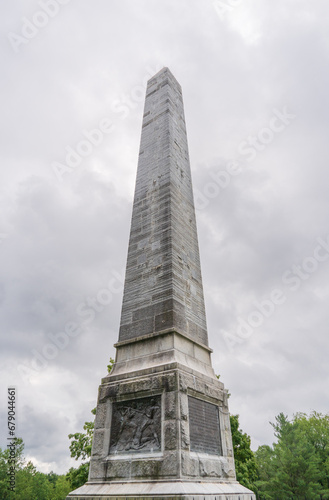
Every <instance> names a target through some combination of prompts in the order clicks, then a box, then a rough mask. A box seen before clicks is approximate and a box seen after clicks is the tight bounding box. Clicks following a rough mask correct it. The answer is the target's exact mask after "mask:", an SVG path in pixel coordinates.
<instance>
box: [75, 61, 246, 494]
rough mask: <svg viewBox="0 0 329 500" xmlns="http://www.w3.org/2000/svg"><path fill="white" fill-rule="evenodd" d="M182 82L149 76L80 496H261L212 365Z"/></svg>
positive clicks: (170, 77) (163, 73)
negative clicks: (114, 314)
mask: <svg viewBox="0 0 329 500" xmlns="http://www.w3.org/2000/svg"><path fill="white" fill-rule="evenodd" d="M210 355H211V349H210V348H209V346H208V336H207V327H206V316H205V308H204V298H203V288H202V278H201V270H200V258H199V249H198V239H197V230H196V222H195V212H194V203H193V193H192V182H191V172H190V165H189V156H188V146H187V137H186V128H185V119H184V110H183V100H182V93H181V88H180V85H179V84H178V82H177V81H176V79H175V78H174V76H173V75H172V74H171V72H170V71H169V70H168V68H163V69H162V70H161V71H160V72H159V73H157V74H156V75H155V76H154V77H153V78H151V79H150V80H149V82H148V85H147V91H146V101H145V108H144V116H143V126H142V136H141V146H140V152H139V163H138V170H137V180H136V190H135V198H134V205H133V214H132V222H131V232H130V240H129V249H128V258H127V269H126V279H125V288H124V297H123V305H122V314H121V324H120V332H119V341H118V343H117V344H116V359H115V364H114V366H113V369H112V372H111V373H110V374H109V375H108V376H106V377H105V378H104V379H103V380H102V384H101V386H100V388H99V394H98V402H97V411H96V418H95V431H94V437H93V447H92V456H91V463H90V473H89V480H88V482H87V483H86V484H85V485H84V486H82V487H81V488H78V489H77V490H75V491H74V492H72V493H70V495H69V496H68V497H67V498H68V499H73V498H74V499H80V500H85V499H87V498H89V499H91V498H92V499H93V500H96V499H103V500H110V499H111V500H118V499H120V500H125V499H132V497H133V498H134V499H137V498H148V499H151V498H152V499H168V498H170V499H172V500H174V499H181V500H183V499H186V500H205V499H206V498H207V499H208V500H224V499H225V500H233V499H235V500H237V499H239V500H247V499H248V500H254V499H255V496H254V494H253V493H252V492H251V491H249V490H247V489H246V488H244V487H243V486H241V485H240V484H239V483H238V482H237V481H236V476H235V467H234V457H233V447H232V437H231V431H230V420H229V413H228V405H227V391H225V389H224V386H223V384H222V383H221V382H219V380H217V378H216V376H215V374H214V371H213V368H212V365H211V358H210Z"/></svg>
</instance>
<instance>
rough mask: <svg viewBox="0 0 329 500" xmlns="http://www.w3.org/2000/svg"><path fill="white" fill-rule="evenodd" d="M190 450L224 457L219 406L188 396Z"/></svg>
mask: <svg viewBox="0 0 329 500" xmlns="http://www.w3.org/2000/svg"><path fill="white" fill-rule="evenodd" d="M188 406H189V425H190V450H191V451H194V452H198V453H208V454H210V455H222V445H221V437H220V425H219V411H218V406H216V405H213V404H211V403H208V401H203V400H201V399H197V398H193V397H192V396H188Z"/></svg>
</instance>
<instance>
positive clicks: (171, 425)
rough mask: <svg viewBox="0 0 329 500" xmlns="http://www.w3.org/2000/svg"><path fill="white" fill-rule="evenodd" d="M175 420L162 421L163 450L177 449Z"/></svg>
mask: <svg viewBox="0 0 329 500" xmlns="http://www.w3.org/2000/svg"><path fill="white" fill-rule="evenodd" d="M177 425H178V424H177V421H176V420H167V421H165V422H164V423H163V431H164V448H165V450H176V449H177Z"/></svg>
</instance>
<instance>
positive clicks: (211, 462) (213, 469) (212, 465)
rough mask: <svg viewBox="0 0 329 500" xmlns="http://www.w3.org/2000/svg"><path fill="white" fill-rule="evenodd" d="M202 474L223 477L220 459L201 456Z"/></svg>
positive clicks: (203, 475)
mask: <svg viewBox="0 0 329 500" xmlns="http://www.w3.org/2000/svg"><path fill="white" fill-rule="evenodd" d="M199 463H200V475H201V476H202V477H218V478H219V477H221V476H222V464H221V462H220V459H219V458H218V459H217V460H216V459H208V458H200V461H199Z"/></svg>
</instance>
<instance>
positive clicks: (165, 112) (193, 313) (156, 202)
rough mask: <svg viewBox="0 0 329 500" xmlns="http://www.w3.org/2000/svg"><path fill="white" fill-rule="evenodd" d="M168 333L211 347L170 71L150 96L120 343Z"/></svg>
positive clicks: (154, 83)
mask: <svg viewBox="0 0 329 500" xmlns="http://www.w3.org/2000/svg"><path fill="white" fill-rule="evenodd" d="M151 89H152V90H151ZM166 328H177V329H178V330H180V331H183V332H184V333H186V334H189V335H190V336H192V337H193V338H195V339H196V340H197V341H198V342H200V343H202V344H205V345H208V338H207V329H206V316H205V309H204V299H203V288H202V278H201V270H200V258H199V249H198V241H197V231H196V222H195V212H194V202H193V193H192V182H191V172H190V165H189V154H188V146H187V137H186V127H185V118H184V109H183V99H182V91H181V87H180V85H179V83H178V82H177V80H176V79H175V78H174V76H173V75H172V74H171V72H170V71H169V70H168V69H166V68H165V69H164V70H162V71H160V72H159V73H158V74H157V75H155V76H154V77H153V78H152V79H151V80H150V81H149V82H148V87H147V91H146V100H145V108H144V118H143V126H142V137H141V145H140V153H139V163H138V170H137V179H136V190H135V199H134V207H133V216H132V222H131V232H130V241H129V249H128V260H127V270H126V280H125V288H124V298H123V306H122V314H121V326H120V336H119V340H126V339H134V338H136V337H139V336H141V335H145V334H148V333H156V332H158V331H161V330H163V329H166Z"/></svg>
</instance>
